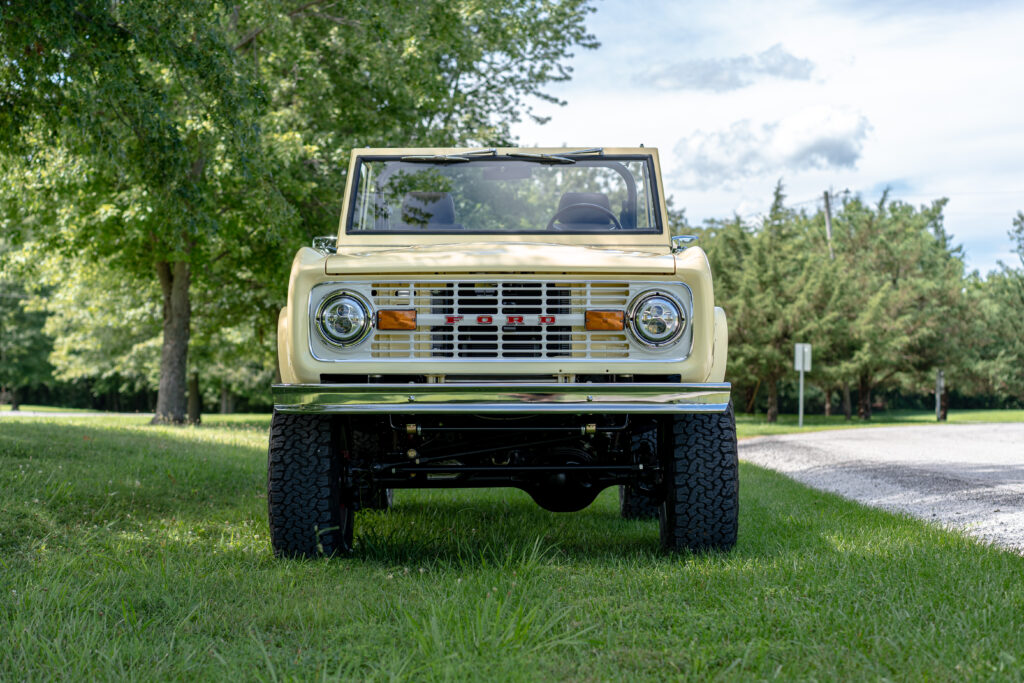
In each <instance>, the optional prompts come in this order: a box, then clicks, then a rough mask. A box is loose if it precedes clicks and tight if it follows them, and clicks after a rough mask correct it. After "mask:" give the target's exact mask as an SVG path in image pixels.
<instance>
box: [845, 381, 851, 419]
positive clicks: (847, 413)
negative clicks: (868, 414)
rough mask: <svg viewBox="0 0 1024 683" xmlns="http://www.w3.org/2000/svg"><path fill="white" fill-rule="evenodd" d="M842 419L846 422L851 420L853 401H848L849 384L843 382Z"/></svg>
mask: <svg viewBox="0 0 1024 683" xmlns="http://www.w3.org/2000/svg"><path fill="white" fill-rule="evenodd" d="M843 417H845V418H846V421H847V422H849V421H850V420H851V419H853V401H851V400H850V383H849V382H843Z"/></svg>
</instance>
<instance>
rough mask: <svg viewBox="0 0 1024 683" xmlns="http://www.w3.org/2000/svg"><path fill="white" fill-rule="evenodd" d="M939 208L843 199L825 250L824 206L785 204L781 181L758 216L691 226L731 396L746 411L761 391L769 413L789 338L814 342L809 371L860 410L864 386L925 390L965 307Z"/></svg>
mask: <svg viewBox="0 0 1024 683" xmlns="http://www.w3.org/2000/svg"><path fill="white" fill-rule="evenodd" d="M944 206H945V200H939V201H936V202H934V203H933V204H931V205H930V206H925V207H921V208H915V207H913V206H910V205H909V204H905V203H903V202H898V201H896V202H890V201H889V198H888V196H887V195H883V197H882V199H881V200H880V201H879V202H878V204H877V205H874V206H872V205H869V204H866V203H864V202H863V201H862V200H860V199H859V198H849V197H847V198H845V199H844V200H843V201H842V203H841V205H840V206H839V207H837V214H836V216H835V217H834V220H833V248H834V252H835V259H834V260H833V259H832V258H830V256H829V248H828V244H827V243H826V242H827V237H826V231H825V217H824V214H823V212H822V211H818V212H817V213H816V214H814V215H807V214H806V213H803V212H796V211H794V210H792V209H788V208H786V206H785V202H784V195H783V193H782V186H781V184H780V185H779V186H778V187H776V190H775V195H774V198H773V202H772V205H771V208H770V210H769V212H768V214H767V216H766V217H765V218H764V219H763V221H762V222H761V223H760V225H755V226H751V225H747V224H745V223H743V221H741V220H740V219H739V218H736V219H734V220H733V221H730V222H722V221H711V222H708V223H706V224H705V225H704V227H703V228H702V229H700V230H698V232H699V234H700V235H701V241H700V244H701V246H703V247H704V248H705V250H706V251H707V252H708V256H709V260H710V261H711V263H712V266H713V268H714V274H715V292H716V298H717V299H718V301H719V302H720V304H721V305H723V306H724V307H725V309H726V311H727V313H728V315H729V328H730V340H729V341H730V344H729V356H730V357H729V366H728V368H729V369H728V377H727V379H729V380H730V381H732V382H733V383H734V385H736V387H737V389H738V393H739V395H740V396H741V397H742V400H738V401H737V404H738V405H739V406H740V407H741V408H745V409H747V410H748V411H750V410H753V408H754V406H755V405H756V400H757V396H758V394H759V392H761V391H765V392H766V394H767V401H768V415H769V419H770V420H773V419H774V418H775V416H776V414H777V406H778V398H777V393H776V392H777V390H778V389H777V388H778V385H779V382H780V381H783V380H785V379H787V378H792V377H793V376H794V374H793V371H792V363H793V360H792V358H793V344H794V343H796V342H810V343H811V344H813V346H814V364H813V367H814V369H813V371H812V372H811V374H810V375H809V380H810V381H811V382H812V383H815V384H817V385H818V386H820V387H821V389H822V390H823V391H826V392H827V395H829V396H830V395H831V394H832V393H833V392H834V391H835V390H836V389H838V388H839V387H841V386H842V385H843V384H844V383H846V384H848V385H853V386H854V387H856V389H857V391H858V394H859V399H860V402H861V405H860V412H861V414H862V416H863V417H865V418H866V417H870V404H871V398H870V397H871V392H872V390H874V389H876V388H878V387H882V388H885V387H890V388H900V389H903V390H906V391H910V392H918V393H923V392H926V391H927V390H928V387H929V386H930V382H932V381H933V378H934V372H935V370H936V369H938V368H945V369H947V370H953V369H954V368H956V367H958V366H959V365H960V364H961V362H962V353H961V349H962V345H963V337H964V335H965V334H966V331H967V325H968V321H969V320H970V316H968V315H967V311H968V306H967V297H966V295H965V292H964V274H963V256H962V251H961V249H960V247H958V246H954V245H953V244H952V242H951V240H950V238H949V235H948V234H947V233H946V232H945V230H944V228H943V225H942V210H943V207H944Z"/></svg>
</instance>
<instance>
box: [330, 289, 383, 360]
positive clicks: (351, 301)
mask: <svg viewBox="0 0 1024 683" xmlns="http://www.w3.org/2000/svg"><path fill="white" fill-rule="evenodd" d="M370 320H371V319H370V309H369V306H367V304H366V303H364V302H363V301H362V299H360V298H359V297H357V296H356V295H354V294H352V293H350V292H336V293H334V294H332V295H331V296H328V297H327V298H326V299H324V300H323V302H321V304H320V308H319V309H317V312H316V326H317V329H318V330H319V331H320V336H322V337H323V338H324V339H325V340H326V341H327V342H328V343H330V344H333V345H334V346H342V347H344V346H353V345H355V344H358V343H359V342H361V341H362V340H363V339H365V338H366V335H368V334H369V333H370V328H371V327H372V325H371V322H370Z"/></svg>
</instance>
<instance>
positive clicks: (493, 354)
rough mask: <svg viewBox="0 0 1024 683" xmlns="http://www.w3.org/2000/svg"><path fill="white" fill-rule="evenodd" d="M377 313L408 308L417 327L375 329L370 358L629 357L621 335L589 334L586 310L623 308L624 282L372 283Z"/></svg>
mask: <svg viewBox="0 0 1024 683" xmlns="http://www.w3.org/2000/svg"><path fill="white" fill-rule="evenodd" d="M371 297H372V299H373V303H374V306H375V307H376V308H377V309H404V310H408V309H414V310H415V311H416V315H417V327H416V329H415V330H409V331H378V332H377V333H376V334H375V335H374V336H373V338H372V342H371V345H370V355H371V356H372V357H373V358H430V359H445V358H451V359H465V360H474V359H481V358H507V359H536V360H548V359H550V360H556V359H559V358H576V359H591V358H592V359H608V358H615V359H628V358H629V356H630V345H629V341H628V339H627V338H626V333H625V332H604V331H601V332H597V331H595V332H588V331H587V330H586V329H585V327H584V312H585V311H586V310H587V309H611V310H622V309H624V308H625V307H626V304H627V303H628V301H629V284H628V283H625V282H622V283H614V282H611V283H603V282H523V281H518V280H517V281H509V282H501V281H481V282H397V281H396V282H374V283H372V285H371Z"/></svg>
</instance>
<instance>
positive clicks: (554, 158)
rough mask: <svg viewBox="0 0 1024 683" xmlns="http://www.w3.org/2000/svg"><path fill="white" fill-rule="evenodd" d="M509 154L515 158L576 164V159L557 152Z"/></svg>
mask: <svg viewBox="0 0 1024 683" xmlns="http://www.w3.org/2000/svg"><path fill="white" fill-rule="evenodd" d="M508 156H510V157H512V158H513V159H528V160H531V161H537V162H539V163H542V164H575V163H576V160H575V159H570V158H569V157H563V156H558V155H556V154H544V153H543V152H509V153H508Z"/></svg>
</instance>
